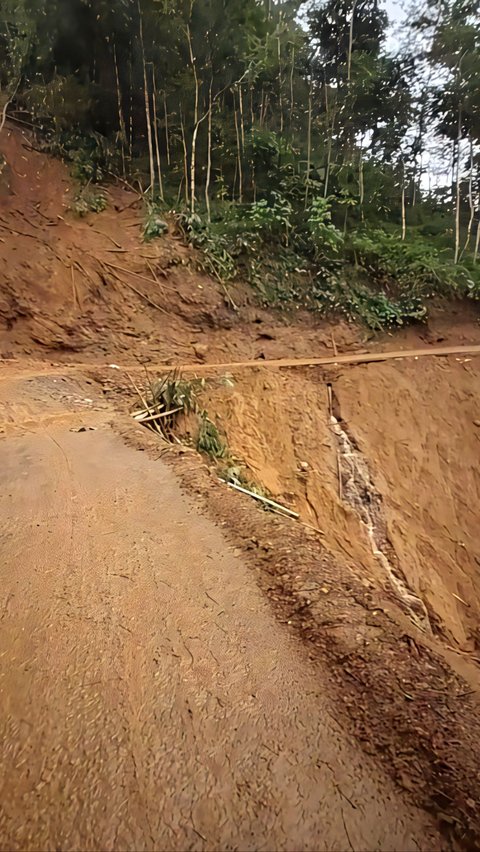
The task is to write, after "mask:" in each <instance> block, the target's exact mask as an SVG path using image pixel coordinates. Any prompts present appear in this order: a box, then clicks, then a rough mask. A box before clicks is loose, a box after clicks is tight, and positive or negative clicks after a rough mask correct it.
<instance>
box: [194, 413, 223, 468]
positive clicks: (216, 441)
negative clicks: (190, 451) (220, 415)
mask: <svg viewBox="0 0 480 852" xmlns="http://www.w3.org/2000/svg"><path fill="white" fill-rule="evenodd" d="M197 450H199V451H200V452H201V453H206V454H207V455H208V456H210V458H212V459H223V458H225V457H227V456H229V450H228V447H227V444H226V442H225V441H224V440H223V439H222V438H221V436H220V433H219V431H218V429H217V427H216V426H215V423H212V421H211V420H210V419H209V417H208V415H207V412H206V411H202V412H201V414H200V422H199V427H198V435H197Z"/></svg>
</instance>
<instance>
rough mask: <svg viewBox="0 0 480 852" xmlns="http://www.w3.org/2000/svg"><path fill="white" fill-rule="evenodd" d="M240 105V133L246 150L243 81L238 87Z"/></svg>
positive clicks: (243, 147)
mask: <svg viewBox="0 0 480 852" xmlns="http://www.w3.org/2000/svg"><path fill="white" fill-rule="evenodd" d="M238 107H239V110H240V135H241V139H242V149H243V150H244V151H245V119H244V116H243V95H242V84H241V83H240V85H239V87H238Z"/></svg>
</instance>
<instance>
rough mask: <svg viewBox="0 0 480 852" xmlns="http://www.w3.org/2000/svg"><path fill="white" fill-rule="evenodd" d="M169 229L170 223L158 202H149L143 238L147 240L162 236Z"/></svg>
mask: <svg viewBox="0 0 480 852" xmlns="http://www.w3.org/2000/svg"><path fill="white" fill-rule="evenodd" d="M167 231H168V225H167V223H166V222H165V219H164V218H163V216H162V211H161V209H160V207H159V206H158V204H154V203H151V202H150V203H149V204H148V207H147V216H146V219H145V226H144V229H143V239H144V241H145V242H149V241H150V240H154V239H155V238H156V237H161V236H162V235H163V234H165V233H166V232H167Z"/></svg>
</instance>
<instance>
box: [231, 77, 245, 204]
mask: <svg viewBox="0 0 480 852" xmlns="http://www.w3.org/2000/svg"><path fill="white" fill-rule="evenodd" d="M233 116H234V119H235V134H236V137H237V163H238V200H239V202H240V204H241V203H242V201H243V170H242V142H241V138H240V130H239V126H238V111H237V104H236V99H235V92H234V93H233Z"/></svg>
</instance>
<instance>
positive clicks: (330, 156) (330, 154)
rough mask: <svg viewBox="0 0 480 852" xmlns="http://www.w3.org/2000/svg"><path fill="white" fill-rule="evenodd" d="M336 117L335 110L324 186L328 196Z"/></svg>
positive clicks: (324, 191)
mask: <svg viewBox="0 0 480 852" xmlns="http://www.w3.org/2000/svg"><path fill="white" fill-rule="evenodd" d="M335 119H336V111H335V109H334V110H333V113H332V124H331V127H330V133H329V137H328V146H327V165H326V168H325V185H324V187H323V197H324V198H326V197H327V195H328V181H329V179H330V167H331V162H332V147H333V131H334V128H335Z"/></svg>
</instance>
